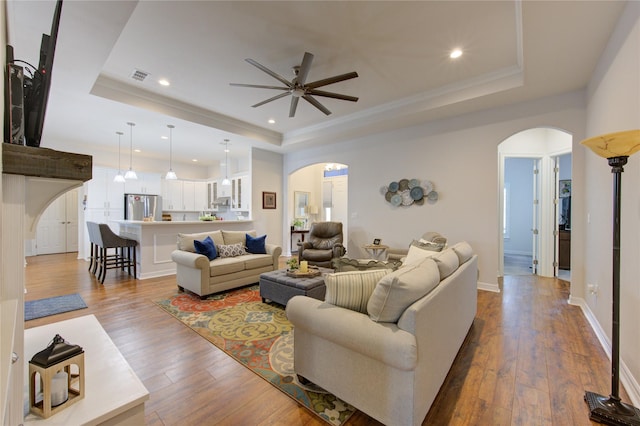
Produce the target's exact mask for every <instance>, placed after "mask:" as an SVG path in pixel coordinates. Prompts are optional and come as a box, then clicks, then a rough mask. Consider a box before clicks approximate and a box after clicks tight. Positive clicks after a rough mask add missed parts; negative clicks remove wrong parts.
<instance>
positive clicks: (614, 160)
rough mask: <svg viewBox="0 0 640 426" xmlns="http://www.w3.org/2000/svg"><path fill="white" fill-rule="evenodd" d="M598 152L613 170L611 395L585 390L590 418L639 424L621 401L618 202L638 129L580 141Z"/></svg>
mask: <svg viewBox="0 0 640 426" xmlns="http://www.w3.org/2000/svg"><path fill="white" fill-rule="evenodd" d="M582 144H583V145H585V146H587V147H589V148H590V149H591V150H592V151H593V152H595V153H596V154H597V155H599V156H601V157H604V158H606V159H607V160H608V161H609V166H611V173H613V301H612V309H611V311H612V318H613V320H612V323H611V326H612V329H613V330H612V333H611V395H609V396H608V397H606V396H603V395H599V394H597V393H594V392H589V391H587V392H586V393H585V395H584V400H585V401H586V402H587V404H588V405H589V410H590V414H589V418H590V419H591V420H594V421H596V422H599V423H603V424H607V425H639V426H640V410H638V409H637V408H635V407H634V406H632V405H629V404H625V403H624V402H622V401H620V396H619V393H618V390H619V387H620V371H619V368H620V201H621V199H622V198H621V189H620V185H621V183H622V172H623V171H624V169H623V166H624V165H625V164H627V159H628V158H629V156H630V155H632V154H634V153H635V152H637V151H638V150H640V130H629V131H625V132H617V133H609V134H606V135H601V136H596V137H593V138H590V139H587V140H584V141H582Z"/></svg>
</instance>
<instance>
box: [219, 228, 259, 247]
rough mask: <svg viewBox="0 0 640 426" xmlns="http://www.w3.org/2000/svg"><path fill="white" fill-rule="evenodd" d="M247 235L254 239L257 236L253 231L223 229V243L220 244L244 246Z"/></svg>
mask: <svg viewBox="0 0 640 426" xmlns="http://www.w3.org/2000/svg"><path fill="white" fill-rule="evenodd" d="M247 234H249V235H251V236H252V237H255V236H256V235H257V234H256V231H255V230H253V229H252V230H251V231H225V230H224V229H223V230H222V238H223V239H224V242H223V243H221V244H225V245H230V244H238V243H242V245H243V246H244V244H245V243H246V242H247ZM214 242H215V240H214ZM216 245H217V244H216Z"/></svg>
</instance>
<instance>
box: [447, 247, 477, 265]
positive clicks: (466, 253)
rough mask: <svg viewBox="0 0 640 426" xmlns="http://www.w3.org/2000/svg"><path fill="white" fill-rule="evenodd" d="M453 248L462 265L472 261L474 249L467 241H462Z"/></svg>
mask: <svg viewBox="0 0 640 426" xmlns="http://www.w3.org/2000/svg"><path fill="white" fill-rule="evenodd" d="M451 248H452V249H453V251H454V252H456V254H457V255H458V261H459V262H460V265H462V264H463V263H465V262H466V261H467V260H469V259H471V257H472V256H473V249H472V248H471V246H470V245H469V243H468V242H466V241H461V242H459V243H457V244H456V245H454V246H453V247H451Z"/></svg>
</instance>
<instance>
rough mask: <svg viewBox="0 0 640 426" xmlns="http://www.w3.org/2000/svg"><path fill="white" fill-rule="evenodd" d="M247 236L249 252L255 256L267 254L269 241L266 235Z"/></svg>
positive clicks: (246, 242) (246, 243)
mask: <svg viewBox="0 0 640 426" xmlns="http://www.w3.org/2000/svg"><path fill="white" fill-rule="evenodd" d="M245 235H246V241H245V245H246V247H247V252H249V253H253V254H267V249H266V247H265V240H266V239H267V236H266V235H263V236H261V237H252V236H251V235H249V234H245Z"/></svg>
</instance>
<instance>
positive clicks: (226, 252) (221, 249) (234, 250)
mask: <svg viewBox="0 0 640 426" xmlns="http://www.w3.org/2000/svg"><path fill="white" fill-rule="evenodd" d="M244 254H247V252H246V251H245V250H244V243H235V244H221V245H219V246H218V255H219V256H220V257H236V256H242V255H244ZM456 259H457V258H456Z"/></svg>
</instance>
